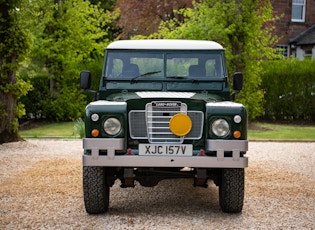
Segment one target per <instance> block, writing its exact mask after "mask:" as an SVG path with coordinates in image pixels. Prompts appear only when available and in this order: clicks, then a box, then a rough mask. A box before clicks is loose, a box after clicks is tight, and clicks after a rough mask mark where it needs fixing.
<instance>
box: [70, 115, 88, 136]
mask: <svg viewBox="0 0 315 230" xmlns="http://www.w3.org/2000/svg"><path fill="white" fill-rule="evenodd" d="M73 134H74V135H79V136H80V138H83V137H84V135H85V125H84V121H83V119H82V118H81V117H80V118H78V119H76V120H75V121H74V125H73Z"/></svg>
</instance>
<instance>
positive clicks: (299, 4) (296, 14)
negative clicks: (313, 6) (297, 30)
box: [291, 0, 306, 22]
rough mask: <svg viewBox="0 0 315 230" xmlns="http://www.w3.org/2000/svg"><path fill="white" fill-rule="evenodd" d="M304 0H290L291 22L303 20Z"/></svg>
mask: <svg viewBox="0 0 315 230" xmlns="http://www.w3.org/2000/svg"><path fill="white" fill-rule="evenodd" d="M305 6H306V0H292V16H291V20H292V22H304V21H305Z"/></svg>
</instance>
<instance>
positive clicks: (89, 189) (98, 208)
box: [83, 166, 109, 214]
mask: <svg viewBox="0 0 315 230" xmlns="http://www.w3.org/2000/svg"><path fill="white" fill-rule="evenodd" d="M83 195H84V205H85V210H86V211H87V212H88V213H90V214H100V213H105V212H107V210H108V205H109V186H108V185H107V183H106V170H105V168H103V167H91V166H83Z"/></svg>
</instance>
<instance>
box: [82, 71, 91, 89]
mask: <svg viewBox="0 0 315 230" xmlns="http://www.w3.org/2000/svg"><path fill="white" fill-rule="evenodd" d="M80 88H81V89H89V88H91V72H90V71H87V70H82V71H81V72H80Z"/></svg>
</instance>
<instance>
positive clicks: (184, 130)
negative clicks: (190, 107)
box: [170, 113, 192, 137]
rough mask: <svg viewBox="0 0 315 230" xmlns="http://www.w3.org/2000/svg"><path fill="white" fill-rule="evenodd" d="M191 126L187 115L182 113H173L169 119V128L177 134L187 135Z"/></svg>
mask: <svg viewBox="0 0 315 230" xmlns="http://www.w3.org/2000/svg"><path fill="white" fill-rule="evenodd" d="M191 127H192V122H191V119H190V117H189V116H187V115H186V114H183V113H178V114H175V115H174V116H173V117H172V118H171V120H170V129H171V131H172V133H174V134H175V135H177V136H180V137H181V136H185V135H187V134H188V133H189V132H190V130H191Z"/></svg>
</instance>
